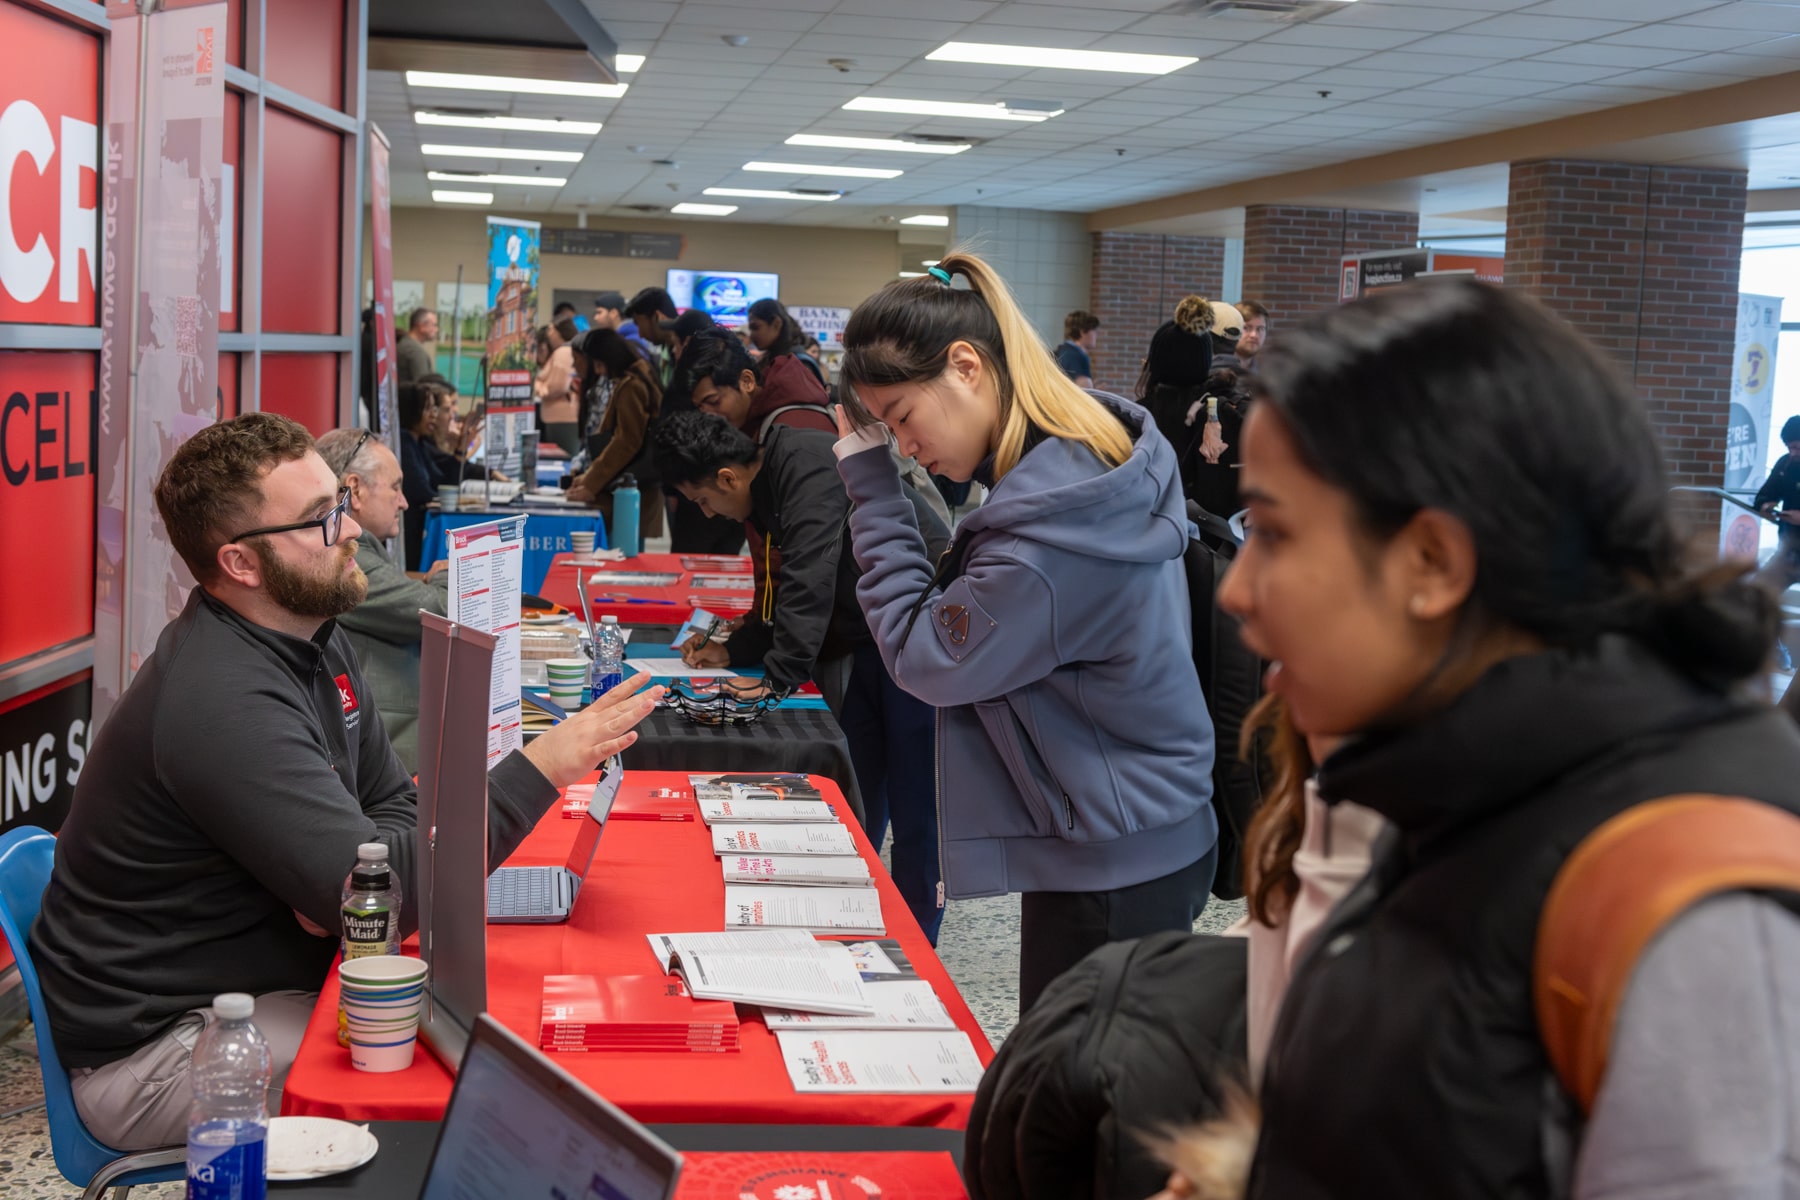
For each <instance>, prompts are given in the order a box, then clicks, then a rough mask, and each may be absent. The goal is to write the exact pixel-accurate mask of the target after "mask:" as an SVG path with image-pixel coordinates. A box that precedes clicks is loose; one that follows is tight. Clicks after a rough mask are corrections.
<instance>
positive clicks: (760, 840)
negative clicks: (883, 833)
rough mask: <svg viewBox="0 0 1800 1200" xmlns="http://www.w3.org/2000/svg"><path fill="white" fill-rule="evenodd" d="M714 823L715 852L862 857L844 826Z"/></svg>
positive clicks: (723, 853) (724, 853) (719, 853)
mask: <svg viewBox="0 0 1800 1200" xmlns="http://www.w3.org/2000/svg"><path fill="white" fill-rule="evenodd" d="M708 823H709V824H712V840H713V853H714V854H718V855H726V854H782V855H797V854H823V855H839V856H846V855H847V856H850V857H855V858H860V855H858V854H857V853H856V842H855V841H854V840H853V839H852V838H851V837H850V831H849V830H848V829H846V828H844V827H843V826H842V825H724V824H713V823H712V822H708Z"/></svg>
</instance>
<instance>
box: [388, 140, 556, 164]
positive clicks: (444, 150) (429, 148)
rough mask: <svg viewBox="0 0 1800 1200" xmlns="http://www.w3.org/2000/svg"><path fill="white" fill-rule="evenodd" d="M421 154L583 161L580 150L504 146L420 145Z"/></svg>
mask: <svg viewBox="0 0 1800 1200" xmlns="http://www.w3.org/2000/svg"><path fill="white" fill-rule="evenodd" d="M419 153H421V154H436V155H439V156H441V157H444V158H507V159H514V160H516V161H518V162H561V163H578V162H580V161H581V152H580V151H579V150H508V149H507V148H506V147H504V146H434V145H429V144H427V145H424V146H420V147H419Z"/></svg>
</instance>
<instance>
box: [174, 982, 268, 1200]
mask: <svg viewBox="0 0 1800 1200" xmlns="http://www.w3.org/2000/svg"><path fill="white" fill-rule="evenodd" d="M213 1012H214V1014H215V1015H216V1017H217V1019H216V1020H215V1021H214V1022H213V1023H212V1024H211V1025H209V1026H207V1028H206V1030H205V1032H203V1033H201V1035H200V1038H199V1040H198V1041H196V1042H195V1043H194V1065H193V1067H192V1069H191V1073H190V1075H189V1078H190V1079H191V1080H192V1082H193V1091H194V1106H193V1108H192V1109H191V1110H190V1113H189V1116H188V1142H187V1195H188V1200H264V1197H265V1196H266V1195H267V1194H268V1165H267V1158H266V1154H265V1150H266V1147H267V1144H268V1138H269V1108H268V1094H269V1079H270V1076H271V1074H272V1068H273V1063H272V1062H271V1060H270V1058H269V1043H267V1042H266V1041H264V1040H263V1035H262V1031H261V1030H259V1029H257V1027H256V1025H255V1023H254V1022H252V1021H251V1020H250V1018H251V1016H252V1015H253V1014H254V1013H255V1012H256V998H255V997H254V996H247V995H245V994H244V993H242V992H227V993H225V994H224V995H222V996H217V997H214V999H213Z"/></svg>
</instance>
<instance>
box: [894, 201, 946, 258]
mask: <svg viewBox="0 0 1800 1200" xmlns="http://www.w3.org/2000/svg"><path fill="white" fill-rule="evenodd" d="M900 223H901V224H902V225H937V226H940V227H941V226H945V225H948V224H950V218H949V217H944V216H934V215H933V214H931V213H920V214H919V215H918V216H916V217H901V218H900ZM925 265H926V266H928V267H935V266H937V264H936V263H926V264H925Z"/></svg>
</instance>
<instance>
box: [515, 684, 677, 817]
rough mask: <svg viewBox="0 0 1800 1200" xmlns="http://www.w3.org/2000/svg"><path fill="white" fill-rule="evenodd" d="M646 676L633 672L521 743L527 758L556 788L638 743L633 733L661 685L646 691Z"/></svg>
mask: <svg viewBox="0 0 1800 1200" xmlns="http://www.w3.org/2000/svg"><path fill="white" fill-rule="evenodd" d="M649 682H650V676H649V675H633V676H632V677H631V678H630V679H627V680H626V681H625V682H624V683H621V684H620V685H619V686H618V687H616V688H614V689H613V690H612V691H610V692H607V693H606V694H605V695H604V696H600V697H598V698H597V699H595V701H594V702H593V703H592V704H590V705H588V706H587V707H586V708H584V709H582V710H581V711H580V712H578V713H576V714H574V715H573V716H571V717H569V718H568V719H567V720H565V721H563V722H562V723H561V724H559V725H556V726H553V727H552V728H551V729H550V730H549V732H547V733H543V734H540V735H539V736H538V739H537V740H536V741H534V742H532V743H531V744H530V745H528V746H526V747H525V757H526V758H529V759H530V760H531V765H532V766H534V767H536V768H537V769H538V770H539V771H541V772H543V775H544V778H545V779H548V780H549V781H550V782H551V783H553V784H555V785H556V787H557V788H558V789H559V790H560V789H562V788H566V787H568V786H569V785H570V784H571V783H575V782H577V781H578V780H580V779H581V778H582V777H583V776H585V775H586V774H587V773H588V772H590V771H592V770H593V769H594V768H595V767H597V766H599V765H600V764H601V763H603V762H605V761H606V760H607V759H609V758H611V757H612V756H613V755H615V754H617V753H618V752H619V751H621V750H623V749H625V747H627V746H629V745H631V743H633V742H635V741H637V734H635V733H633V732H632V729H633V727H634V726H636V725H637V723H638V722H639V721H642V720H643V719H644V718H645V717H647V716H649V715H650V711H651V710H652V709H654V708H655V707H656V702H657V701H658V700H660V699H661V698H662V694H663V689H662V688H660V687H653V688H651V689H649V690H648V691H644V690H643V688H644V685H645V684H647V683H649Z"/></svg>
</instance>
